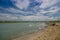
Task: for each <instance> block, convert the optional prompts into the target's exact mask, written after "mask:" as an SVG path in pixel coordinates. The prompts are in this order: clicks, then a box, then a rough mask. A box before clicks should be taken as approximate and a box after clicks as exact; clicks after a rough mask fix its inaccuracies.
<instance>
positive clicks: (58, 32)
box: [12, 23, 60, 40]
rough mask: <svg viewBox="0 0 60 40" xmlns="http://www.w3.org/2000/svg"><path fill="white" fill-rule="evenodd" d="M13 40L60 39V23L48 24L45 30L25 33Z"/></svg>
mask: <svg viewBox="0 0 60 40" xmlns="http://www.w3.org/2000/svg"><path fill="white" fill-rule="evenodd" d="M12 40H60V23H56V24H55V25H51V24H50V25H48V27H47V28H46V29H44V30H41V31H38V32H34V33H31V34H28V35H24V36H21V37H18V38H14V39H12Z"/></svg>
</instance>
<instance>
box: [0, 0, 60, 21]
mask: <svg viewBox="0 0 60 40" xmlns="http://www.w3.org/2000/svg"><path fill="white" fill-rule="evenodd" d="M48 20H60V0H0V21H48Z"/></svg>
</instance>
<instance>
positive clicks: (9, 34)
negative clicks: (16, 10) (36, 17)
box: [0, 22, 47, 40]
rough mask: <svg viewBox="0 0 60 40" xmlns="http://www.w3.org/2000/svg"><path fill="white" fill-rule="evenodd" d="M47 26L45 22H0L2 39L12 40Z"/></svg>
mask: <svg viewBox="0 0 60 40" xmlns="http://www.w3.org/2000/svg"><path fill="white" fill-rule="evenodd" d="M46 27H47V24H46V23H45V22H39V23H36V22H35V23H34V22H27V23H26V22H21V23H0V40H11V39H12V38H14V37H18V36H22V35H26V34H29V33H33V32H36V31H39V30H42V29H44V28H46Z"/></svg>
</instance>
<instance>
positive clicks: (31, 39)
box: [12, 28, 46, 40]
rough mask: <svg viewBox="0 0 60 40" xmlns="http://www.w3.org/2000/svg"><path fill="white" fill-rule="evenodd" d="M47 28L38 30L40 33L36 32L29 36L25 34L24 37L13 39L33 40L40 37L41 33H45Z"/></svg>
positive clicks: (14, 39) (13, 39)
mask: <svg viewBox="0 0 60 40" xmlns="http://www.w3.org/2000/svg"><path fill="white" fill-rule="evenodd" d="M45 29H46V28H44V29H41V30H38V31H35V32H31V33H28V34H24V35H21V36H17V37H15V38H12V40H29V39H30V40H33V38H36V37H38V36H39V34H40V33H41V32H43V31H44V30H45Z"/></svg>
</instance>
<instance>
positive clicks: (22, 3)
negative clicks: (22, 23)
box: [11, 0, 29, 9]
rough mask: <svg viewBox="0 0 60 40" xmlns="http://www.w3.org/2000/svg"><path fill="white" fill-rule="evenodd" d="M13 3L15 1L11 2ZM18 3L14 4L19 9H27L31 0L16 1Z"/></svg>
mask: <svg viewBox="0 0 60 40" xmlns="http://www.w3.org/2000/svg"><path fill="white" fill-rule="evenodd" d="M11 1H13V0H11ZM15 2H16V3H14V5H16V6H17V7H18V8H20V9H24V8H25V9H26V8H27V6H28V5H29V0H23V1H22V0H15Z"/></svg>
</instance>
